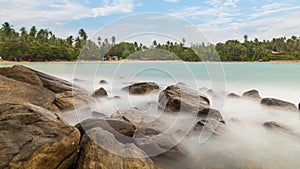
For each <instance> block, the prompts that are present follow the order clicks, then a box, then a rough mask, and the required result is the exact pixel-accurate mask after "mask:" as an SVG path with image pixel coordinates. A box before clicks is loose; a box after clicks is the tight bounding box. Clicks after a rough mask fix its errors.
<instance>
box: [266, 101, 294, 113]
mask: <svg viewBox="0 0 300 169" xmlns="http://www.w3.org/2000/svg"><path fill="white" fill-rule="evenodd" d="M260 104H261V105H264V106H270V107H273V108H276V109H282V110H289V111H298V109H297V106H296V105H295V104H293V103H290V102H287V101H283V100H279V99H274V98H264V99H262V100H261V102H260Z"/></svg>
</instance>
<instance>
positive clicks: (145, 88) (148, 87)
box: [128, 82, 159, 95]
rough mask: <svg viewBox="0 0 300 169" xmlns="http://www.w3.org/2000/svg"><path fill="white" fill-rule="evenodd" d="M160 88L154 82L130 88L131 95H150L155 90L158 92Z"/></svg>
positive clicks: (138, 84)
mask: <svg viewBox="0 0 300 169" xmlns="http://www.w3.org/2000/svg"><path fill="white" fill-rule="evenodd" d="M158 89H159V86H158V85H157V84H156V83H154V82H141V83H134V84H132V85H130V86H129V87H128V90H129V93H130V94H137V95H141V94H148V93H150V92H152V91H153V90H158Z"/></svg>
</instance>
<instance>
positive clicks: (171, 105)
mask: <svg viewBox="0 0 300 169" xmlns="http://www.w3.org/2000/svg"><path fill="white" fill-rule="evenodd" d="M158 103H159V104H158V105H159V107H160V108H162V109H164V110H166V111H174V112H178V111H180V110H182V111H190V110H195V111H196V112H198V111H203V110H204V109H207V108H209V104H210V103H209V100H208V98H207V97H206V96H204V95H199V94H198V93H197V92H196V91H193V90H190V89H187V88H185V87H183V86H178V85H172V86H168V87H167V88H166V89H165V90H163V91H162V92H161V93H160V94H159V100H158Z"/></svg>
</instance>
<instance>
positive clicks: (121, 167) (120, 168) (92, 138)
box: [77, 128, 155, 169]
mask: <svg viewBox="0 0 300 169" xmlns="http://www.w3.org/2000/svg"><path fill="white" fill-rule="evenodd" d="M87 132H88V133H87V134H88V135H87V134H85V135H84V136H83V138H82V141H81V149H80V155H79V159H78V161H77V168H79V169H92V168H103V169H104V168H105V169H106V168H107V169H109V168H117V169H132V168H135V169H155V166H154V163H153V161H152V160H151V159H150V158H148V157H147V155H146V154H145V153H144V152H143V151H142V150H140V149H139V148H138V147H136V146H135V145H134V144H122V143H120V142H118V141H117V140H116V139H115V138H114V135H113V134H111V133H110V132H108V131H106V130H103V129H101V128H94V129H91V130H89V131H87Z"/></svg>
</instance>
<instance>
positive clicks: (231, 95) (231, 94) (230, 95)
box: [227, 93, 240, 98]
mask: <svg viewBox="0 0 300 169" xmlns="http://www.w3.org/2000/svg"><path fill="white" fill-rule="evenodd" d="M227 97H230V98H240V96H239V95H237V94H235V93H229V94H228V95H227Z"/></svg>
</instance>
